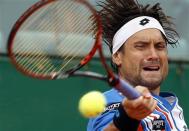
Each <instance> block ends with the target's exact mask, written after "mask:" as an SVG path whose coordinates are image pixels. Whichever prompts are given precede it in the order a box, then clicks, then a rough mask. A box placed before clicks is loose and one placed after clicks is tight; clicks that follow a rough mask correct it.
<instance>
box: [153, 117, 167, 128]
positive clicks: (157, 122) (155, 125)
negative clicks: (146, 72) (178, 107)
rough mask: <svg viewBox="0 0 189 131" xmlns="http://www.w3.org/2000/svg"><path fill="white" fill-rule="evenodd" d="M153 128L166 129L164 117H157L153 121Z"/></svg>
mask: <svg viewBox="0 0 189 131" xmlns="http://www.w3.org/2000/svg"><path fill="white" fill-rule="evenodd" d="M152 129H153V130H165V122H164V120H163V119H156V120H154V121H153V122H152Z"/></svg>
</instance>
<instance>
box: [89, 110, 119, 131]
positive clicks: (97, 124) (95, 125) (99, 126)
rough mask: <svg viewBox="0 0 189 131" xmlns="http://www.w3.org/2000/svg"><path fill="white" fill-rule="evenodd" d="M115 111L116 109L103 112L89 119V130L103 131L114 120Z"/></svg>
mask: <svg viewBox="0 0 189 131" xmlns="http://www.w3.org/2000/svg"><path fill="white" fill-rule="evenodd" d="M115 113H116V111H115V110H111V111H108V112H105V113H102V114H101V115H100V116H98V117H96V118H91V119H89V122H88V125H87V131H103V129H104V128H105V127H106V126H107V125H109V124H110V123H111V122H112V121H113V117H114V115H115Z"/></svg>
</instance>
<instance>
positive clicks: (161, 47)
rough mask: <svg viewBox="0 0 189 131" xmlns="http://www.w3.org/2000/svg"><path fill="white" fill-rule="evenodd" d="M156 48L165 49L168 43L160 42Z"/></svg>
mask: <svg viewBox="0 0 189 131" xmlns="http://www.w3.org/2000/svg"><path fill="white" fill-rule="evenodd" d="M155 47H156V49H158V50H164V49H166V47H167V46H166V43H164V42H161V43H158V44H156V46H155Z"/></svg>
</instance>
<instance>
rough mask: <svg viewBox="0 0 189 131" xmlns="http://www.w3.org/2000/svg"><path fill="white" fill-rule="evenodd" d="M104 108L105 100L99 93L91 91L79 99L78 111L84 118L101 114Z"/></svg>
mask: <svg viewBox="0 0 189 131" xmlns="http://www.w3.org/2000/svg"><path fill="white" fill-rule="evenodd" d="M105 106H106V98H105V97H104V95H103V94H102V93H101V92H99V91H91V92H89V93H87V94H85V95H84V96H82V97H81V99H80V101H79V111H80V113H81V114H82V115H83V116H84V117H86V118H91V117H95V116H97V115H99V114H101V113H102V112H103V111H104V109H105Z"/></svg>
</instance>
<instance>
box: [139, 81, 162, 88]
mask: <svg viewBox="0 0 189 131" xmlns="http://www.w3.org/2000/svg"><path fill="white" fill-rule="evenodd" d="M162 81H163V80H162V79H148V80H142V81H141V85H142V86H145V87H147V88H148V89H150V90H153V89H157V88H158V87H159V86H160V85H161V83H162Z"/></svg>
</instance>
